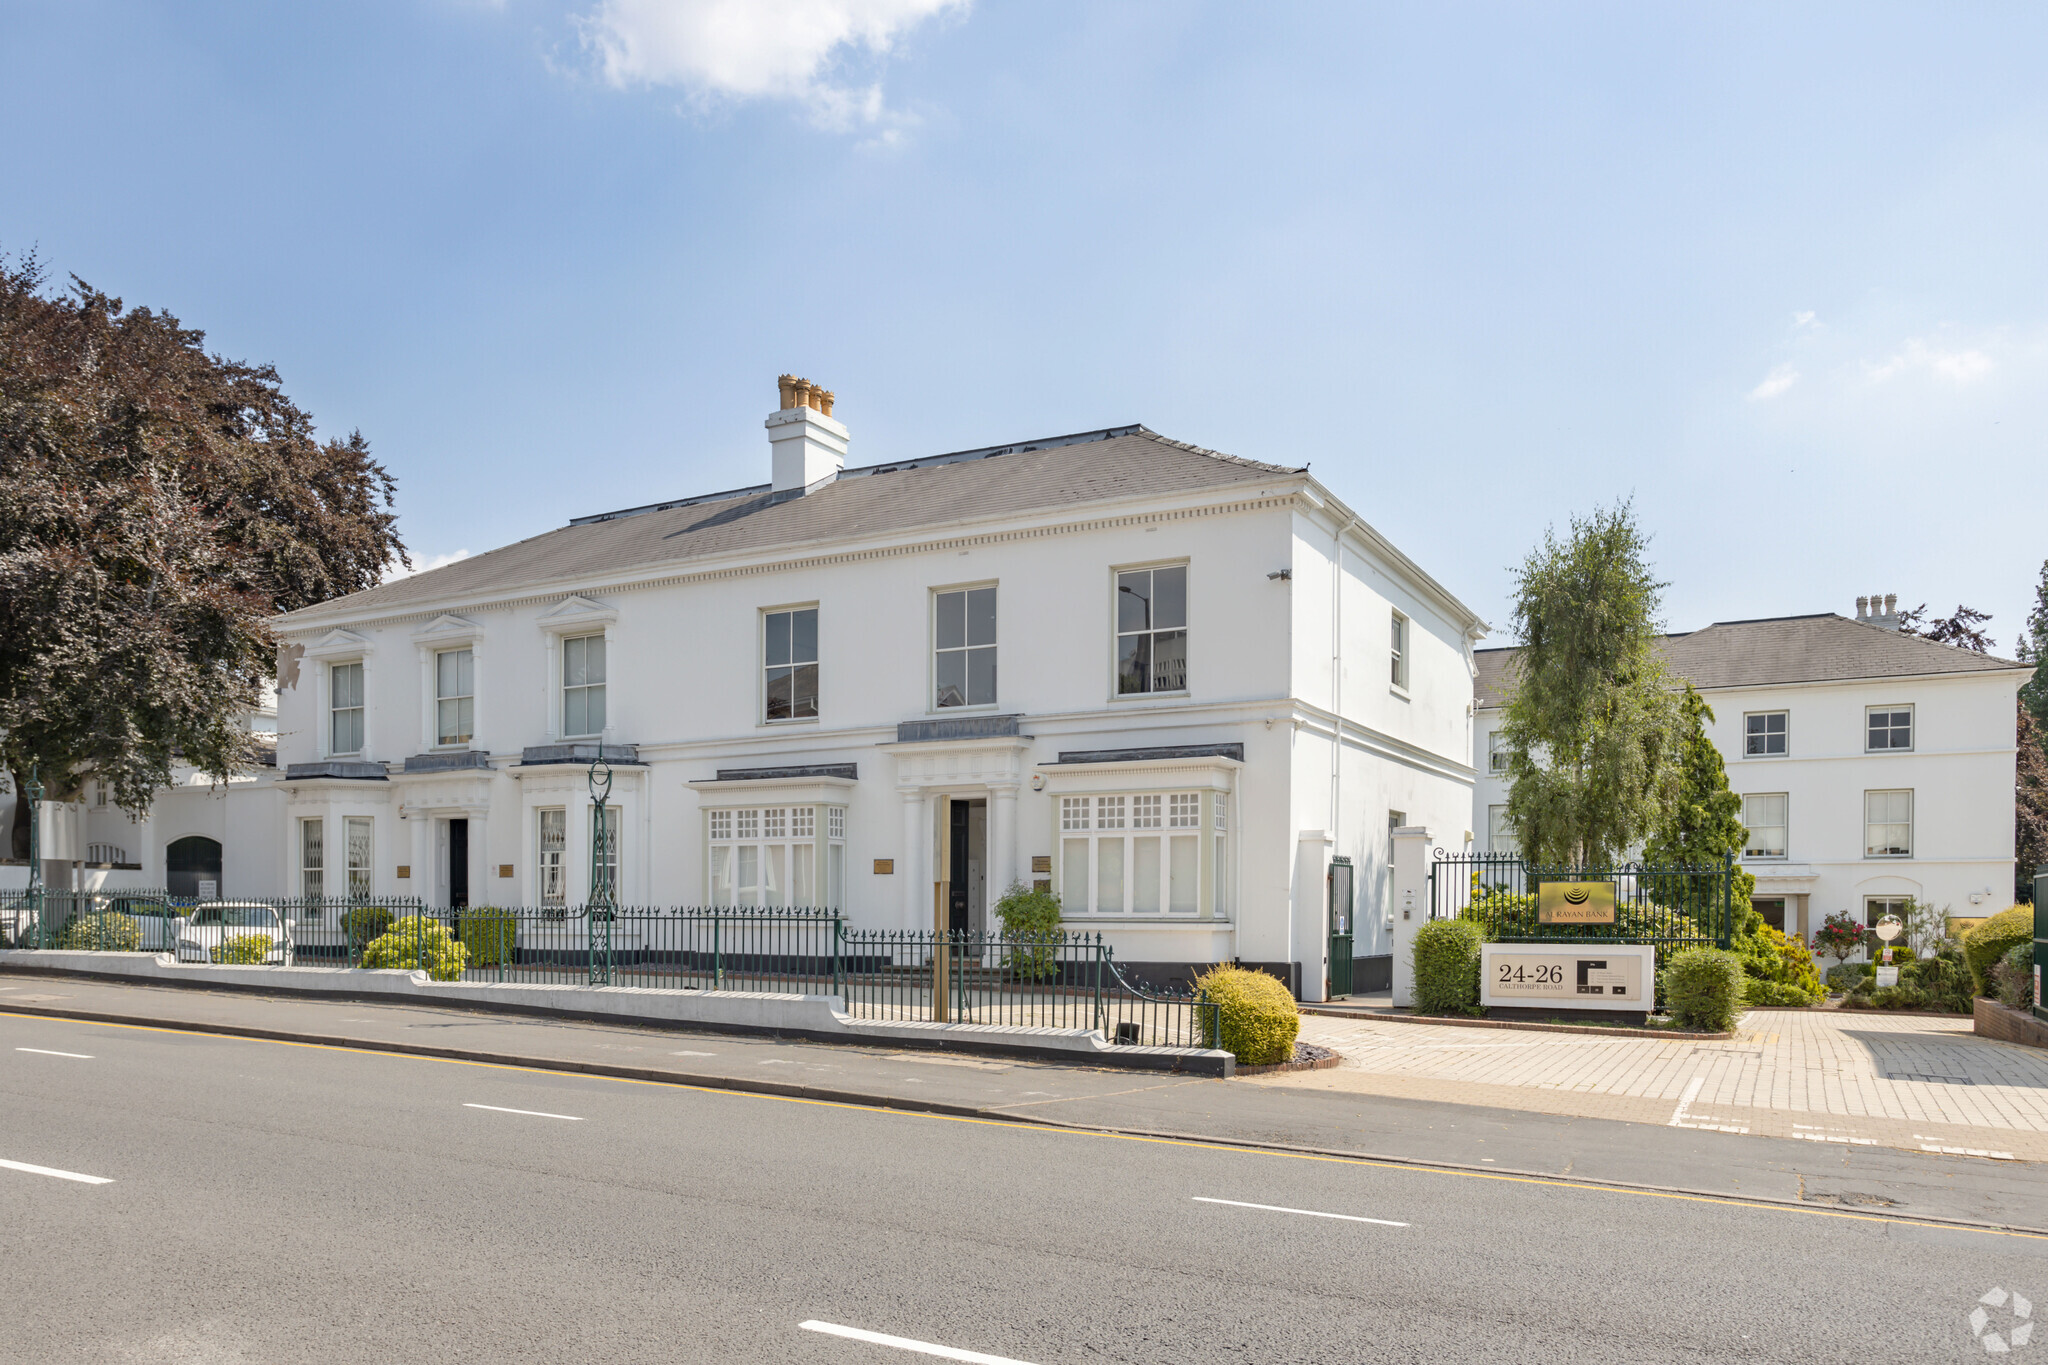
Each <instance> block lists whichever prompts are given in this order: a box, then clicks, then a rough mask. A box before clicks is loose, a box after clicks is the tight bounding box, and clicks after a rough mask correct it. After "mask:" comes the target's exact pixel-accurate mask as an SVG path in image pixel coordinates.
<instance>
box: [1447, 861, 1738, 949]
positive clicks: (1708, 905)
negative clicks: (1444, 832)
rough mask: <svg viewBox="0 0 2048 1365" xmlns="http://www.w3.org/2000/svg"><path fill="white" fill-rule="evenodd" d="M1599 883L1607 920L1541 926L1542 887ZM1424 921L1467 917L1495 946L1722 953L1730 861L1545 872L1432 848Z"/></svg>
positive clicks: (1731, 930)
mask: <svg viewBox="0 0 2048 1365" xmlns="http://www.w3.org/2000/svg"><path fill="white" fill-rule="evenodd" d="M1557 882H1576V883H1589V882H1590V883H1606V884H1608V885H1610V886H1611V887H1612V889H1613V896H1614V918H1613V921H1612V922H1611V923H1546V922H1545V921H1544V919H1543V914H1542V911H1541V908H1540V903H1541V900H1542V888H1543V887H1544V885H1545V884H1548V883H1557ZM1429 887H1430V906H1429V916H1430V918H1431V919H1470V920H1474V921H1476V922H1478V924H1479V925H1480V927H1481V930H1482V931H1483V932H1484V933H1485V935H1486V937H1487V938H1488V939H1490V940H1492V941H1494V942H1497V943H1587V942H1593V943H1649V944H1656V945H1658V946H1660V947H1671V948H1689V947H1705V948H1726V947H1728V946H1729V944H1730V942H1731V941H1732V940H1733V938H1734V934H1735V901H1734V894H1735V865H1734V860H1733V859H1732V858H1725V859H1723V860H1722V861H1721V862H1718V863H1708V864H1703V865H1700V866H1658V867H1650V866H1646V865H1644V864H1641V863H1623V864H1620V865H1617V866H1613V867H1544V866H1537V865H1531V864H1529V863H1525V862H1524V861H1523V860H1522V859H1520V858H1517V857H1512V856H1508V855H1501V854H1491V853H1464V854H1452V853H1445V852H1444V851H1443V850H1442V849H1438V850H1437V851H1436V854H1435V857H1434V860H1433V861H1432V863H1431V865H1430V871H1429Z"/></svg>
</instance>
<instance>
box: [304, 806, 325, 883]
mask: <svg viewBox="0 0 2048 1365" xmlns="http://www.w3.org/2000/svg"><path fill="white" fill-rule="evenodd" d="M299 894H300V895H301V896H308V897H313V898H318V897H321V896H324V895H326V894H327V826H326V822H325V821H323V820H320V819H318V818H315V819H311V820H301V821H299Z"/></svg>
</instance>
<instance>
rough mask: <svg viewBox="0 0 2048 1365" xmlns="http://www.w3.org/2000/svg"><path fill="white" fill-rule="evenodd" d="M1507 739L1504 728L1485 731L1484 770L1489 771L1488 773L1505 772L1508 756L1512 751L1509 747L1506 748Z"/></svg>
mask: <svg viewBox="0 0 2048 1365" xmlns="http://www.w3.org/2000/svg"><path fill="white" fill-rule="evenodd" d="M1507 739H1508V737H1507V732H1506V731H1505V730H1489V731H1487V733H1486V771H1487V772H1489V773H1495V774H1499V773H1505V772H1506V771H1507V770H1508V758H1509V757H1510V755H1511V754H1512V753H1513V751H1512V750H1511V749H1509V748H1508V743H1507Z"/></svg>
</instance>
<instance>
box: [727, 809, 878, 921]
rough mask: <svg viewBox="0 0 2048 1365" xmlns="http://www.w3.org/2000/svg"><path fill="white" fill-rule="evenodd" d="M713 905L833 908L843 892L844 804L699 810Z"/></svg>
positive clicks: (842, 897) (793, 908)
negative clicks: (706, 840) (703, 817)
mask: <svg viewBox="0 0 2048 1365" xmlns="http://www.w3.org/2000/svg"><path fill="white" fill-rule="evenodd" d="M705 815H706V819H707V823H708V827H709V831H708V832H709V842H710V848H711V856H710V858H709V859H708V865H709V867H710V887H709V890H708V895H707V899H708V900H709V901H710V903H711V904H712V905H715V906H757V907H760V908H762V909H777V910H781V909H792V910H797V909H811V908H816V909H824V910H837V909H839V908H840V907H841V906H842V905H843V904H844V903H845V894H846V807H844V806H808V805H806V806H745V807H739V808H736V809H726V810H712V811H707V812H706V813H705Z"/></svg>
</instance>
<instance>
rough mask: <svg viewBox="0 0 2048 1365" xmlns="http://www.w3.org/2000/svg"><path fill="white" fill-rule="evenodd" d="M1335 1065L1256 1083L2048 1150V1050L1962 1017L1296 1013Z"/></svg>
mask: <svg viewBox="0 0 2048 1365" xmlns="http://www.w3.org/2000/svg"><path fill="white" fill-rule="evenodd" d="M1301 1036H1302V1038H1303V1040H1304V1041H1306V1042H1312V1043H1320V1044H1322V1045H1323V1046H1325V1047H1330V1048H1334V1049H1335V1050H1336V1051H1337V1052H1339V1053H1340V1054H1342V1055H1343V1058H1344V1061H1343V1063H1342V1064H1341V1065H1340V1066H1338V1067H1337V1068H1335V1069H1334V1070H1330V1071H1320V1072H1310V1073H1306V1074H1294V1075H1284V1076H1273V1077H1262V1078H1259V1079H1258V1080H1257V1081H1255V1082H1251V1083H1253V1084H1258V1085H1264V1086H1274V1087H1283V1088H1298V1089H1316V1090H1330V1091H1339V1092H1343V1093H1348V1094H1365V1095H1383V1096H1400V1097H1403V1098H1408V1099H1424V1100H1440V1101H1443V1102H1446V1103H1451V1104H1483V1105H1494V1106H1504V1107H1509V1108H1515V1109H1525V1110H1531V1111H1534V1112H1538V1113H1545V1114H1565V1115H1574V1116H1579V1117H1585V1118H1604V1119H1620V1120H1623V1121H1626V1122H1631V1123H1655V1124H1662V1125H1664V1126H1666V1127H1673V1128H1685V1129H1696V1130H1708V1131H1717V1132H1725V1133H1738V1134H1757V1135H1767V1136H1774V1137H1786V1138H1796V1139H1802V1140H1805V1141H1811V1142H1841V1143H1847V1144H1851V1145H1858V1146H1870V1145H1880V1146H1886V1147H1899V1148H1904V1149H1906V1150H1908V1151H1927V1152H1944V1153H1951V1154H1956V1155H1968V1156H1988V1157H1997V1158H2005V1159H2012V1158H2020V1159H2026V1160H2048V1051H2042V1050H2038V1049H2034V1048H2024V1047H2019V1046H2016V1045H2013V1044H2009V1043H1995V1042H1991V1041H1989V1040H1987V1039H1982V1038H1978V1037H1975V1036H1974V1035H1973V1034H1972V1033H1971V1032H1970V1020H1969V1019H1967V1018H1964V1017H1961V1016H1955V1017H1949V1016H1935V1015H1897V1014H1871V1013H1865V1012H1861V1011H1847V1010H1753V1011H1751V1012H1750V1013H1748V1014H1747V1015H1745V1016H1744V1017H1743V1019H1742V1023H1741V1031H1740V1032H1739V1033H1738V1035H1737V1036H1736V1037H1735V1038H1734V1039H1731V1040H1729V1041H1727V1042H1690V1041H1680V1040H1665V1039H1658V1038H1612V1039H1610V1038H1601V1037H1597V1036H1592V1035H1588V1034H1553V1033H1536V1032H1522V1031H1517V1030H1507V1029H1483V1030H1482V1029H1467V1028H1458V1027H1456V1026H1452V1025H1442V1026H1434V1027H1433V1026H1430V1025H1427V1024H1416V1023H1407V1022H1403V1023H1390V1022H1386V1021H1384V1020H1375V1019H1372V1018H1370V1017H1359V1018H1351V1019H1333V1018H1328V1017H1323V1016H1316V1015H1309V1016H1304V1017H1303V1019H1302V1030H1301Z"/></svg>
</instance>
